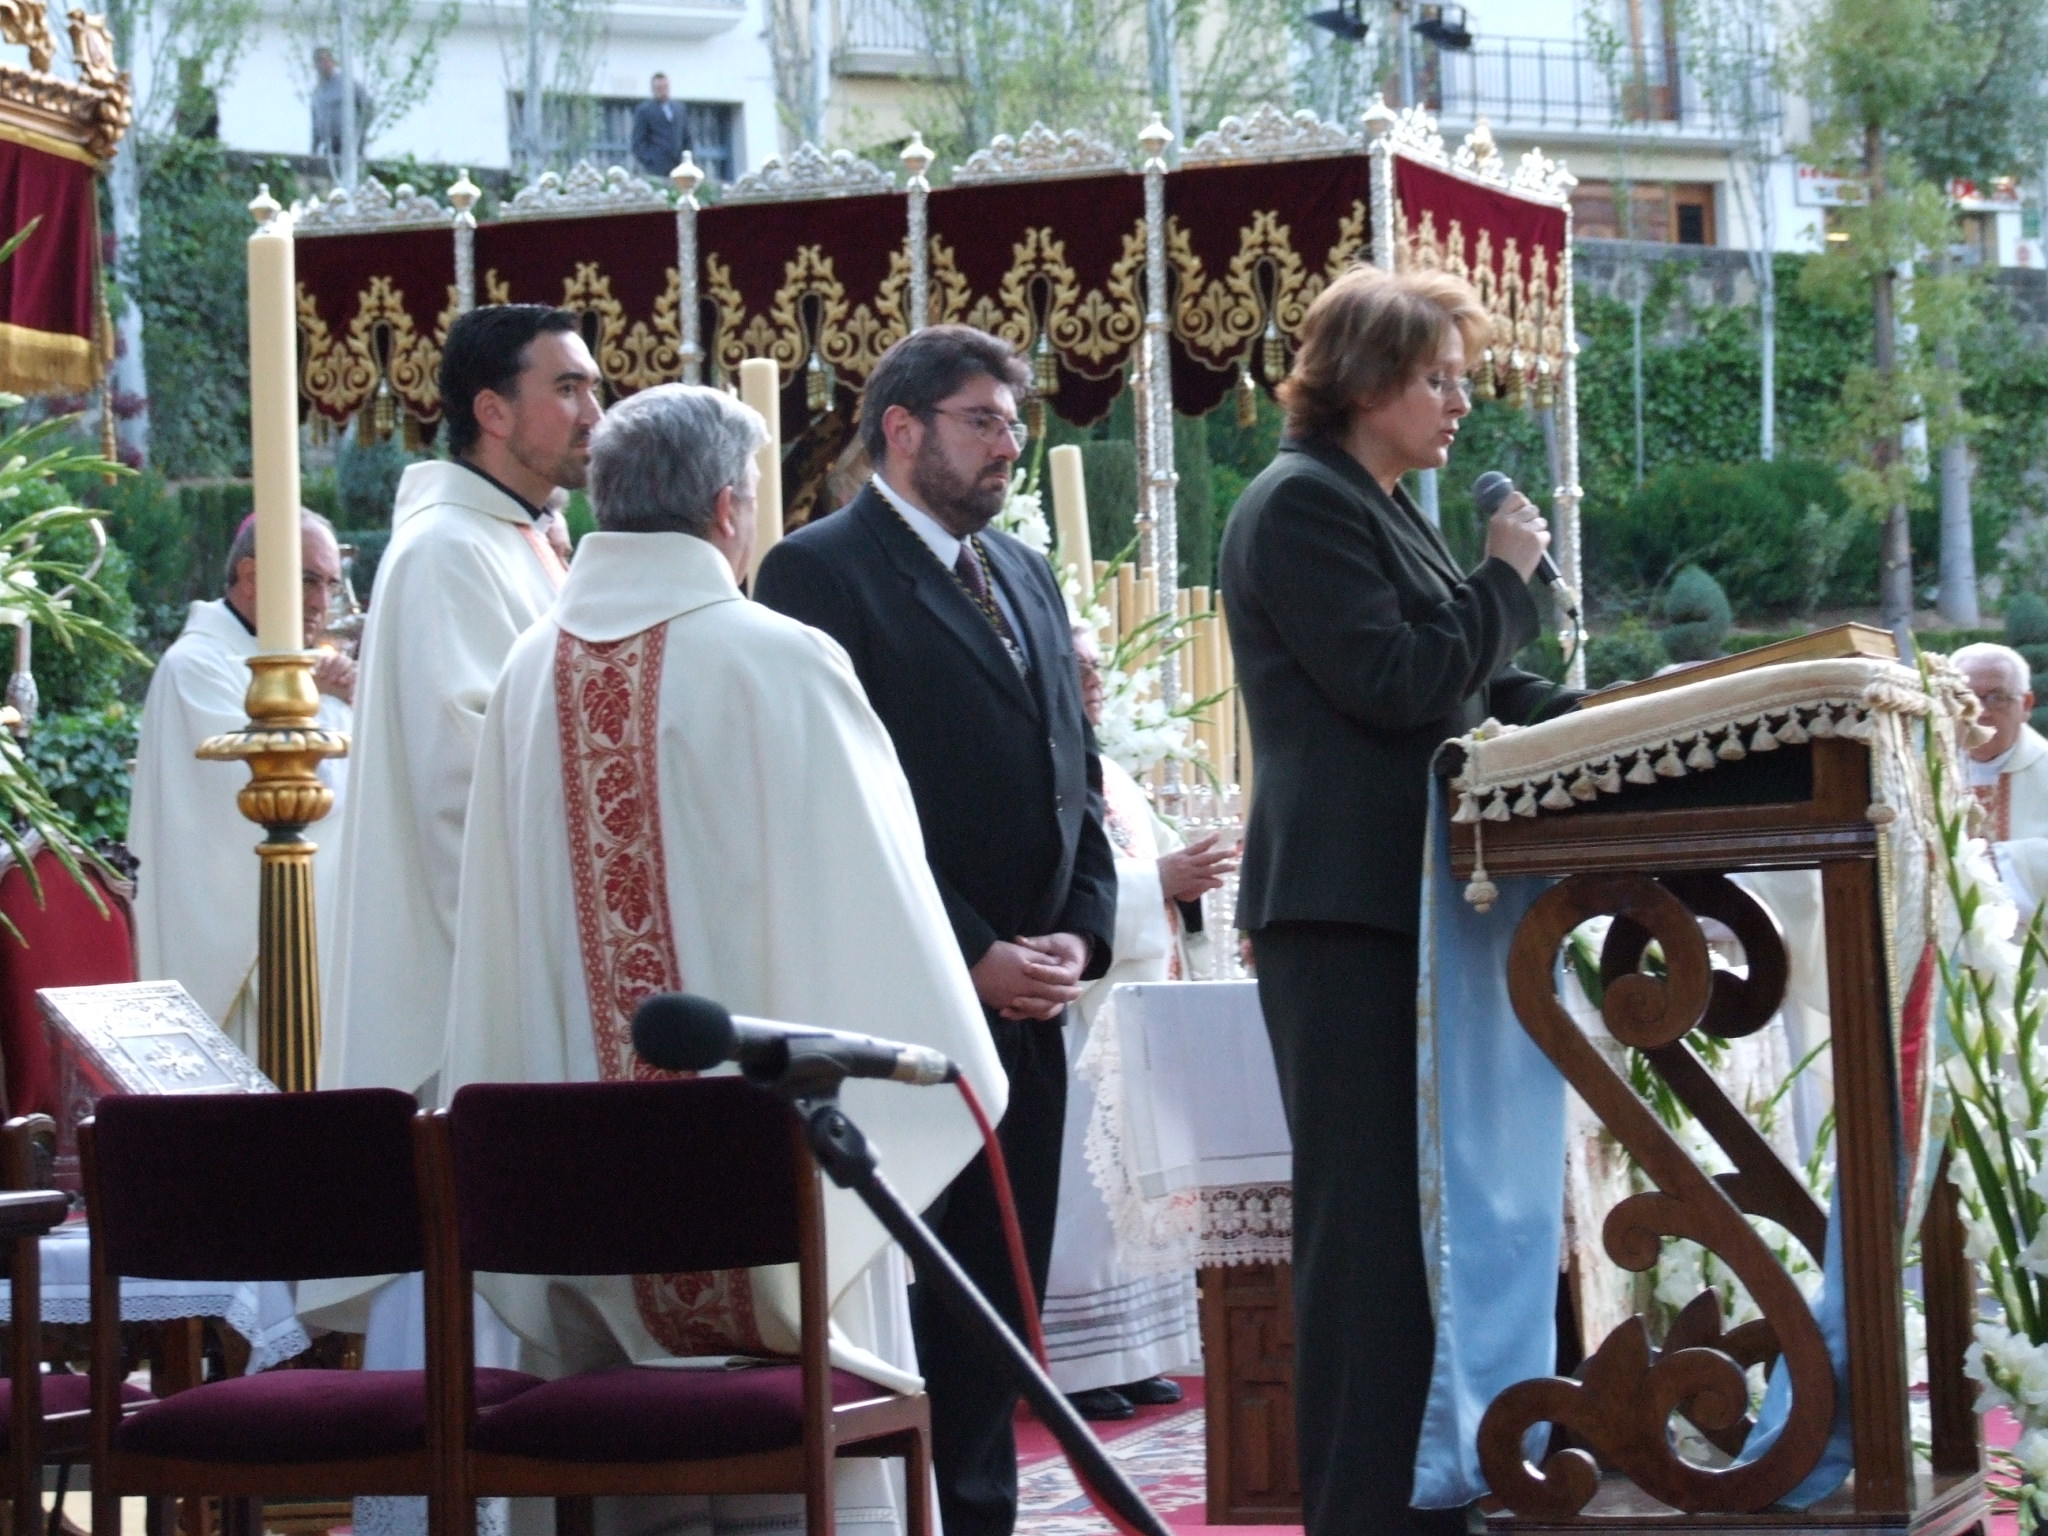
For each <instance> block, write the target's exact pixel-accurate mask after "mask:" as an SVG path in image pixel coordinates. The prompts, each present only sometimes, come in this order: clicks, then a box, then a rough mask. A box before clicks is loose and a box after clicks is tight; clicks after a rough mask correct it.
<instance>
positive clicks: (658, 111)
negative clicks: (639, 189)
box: [633, 75, 690, 185]
mask: <svg viewBox="0 0 2048 1536" xmlns="http://www.w3.org/2000/svg"><path fill="white" fill-rule="evenodd" d="M648 89H649V90H650V91H651V92H652V93H653V94H652V96H651V97H650V98H649V99H648V100H646V101H643V102H641V103H640V105H639V106H637V107H635V108H634V109H633V159H634V160H635V161H636V162H638V164H639V166H640V169H641V170H642V171H644V172H646V174H648V175H649V176H653V177H657V178H663V179H665V178H666V177H667V176H668V173H669V172H670V171H672V170H674V169H675V168H676V166H677V165H678V164H680V163H681V161H682V158H683V152H684V151H685V150H687V149H689V147H690V130H689V128H688V126H687V125H686V124H685V123H684V120H683V104H682V103H681V102H679V101H671V100H669V94H668V76H667V75H656V76H655V77H654V78H653V80H651V81H649V82H648ZM657 185H659V182H657Z"/></svg>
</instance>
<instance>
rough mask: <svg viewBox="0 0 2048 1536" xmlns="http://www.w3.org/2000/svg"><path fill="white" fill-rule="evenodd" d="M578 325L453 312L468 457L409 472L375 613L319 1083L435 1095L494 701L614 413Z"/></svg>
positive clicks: (451, 390)
mask: <svg viewBox="0 0 2048 1536" xmlns="http://www.w3.org/2000/svg"><path fill="white" fill-rule="evenodd" d="M576 324H577V322H576V318H575V316H573V315H571V314H569V313H568V312H567V311H564V310H551V309H547V308H544V307H542V306H540V305H535V304H498V305H488V306H485V307H483V308H480V309H473V310H471V311H470V312H469V313H468V314H466V315H464V316H462V318H461V319H459V320H457V321H456V322H455V324H454V326H453V327H452V328H451V329H450V331H449V335H448V342H447V346H446V347H445V348H444V350H443V354H442V362H441V399H442V409H443V410H444V412H445V413H446V415H447V429H448V436H449V443H448V446H449V449H450V452H451V454H452V457H451V458H449V459H447V460H445V461H438V462H430V463H425V464H414V465H412V466H410V467H409V468H408V469H407V470H406V471H405V475H404V477H403V478H402V479H401V480H400V481H399V484H398V501H397V505H396V506H395V507H394V509H393V511H392V515H391V526H392V531H391V544H390V547H389V548H388V549H387V550H386V551H385V554H384V558H383V560H382V561H381V562H380V563H379V564H378V567H377V584H376V588H375V590H374V592H373V593H372V596H371V601H370V614H369V620H368V622H367V623H366V624H365V626H364V629H363V655H362V664H363V671H362V681H361V684H360V687H359V690H358V694H359V696H358V698H357V700H356V743H355V752H354V754H353V755H354V764H355V766H354V768H353V770H352V774H353V785H352V789H353V792H352V793H351V795H350V797H349V809H348V815H347V817H346V818H345V820H344V823H343V826H342V838H341V848H342V854H341V878H340V889H339V892H338V906H339V913H338V920H337V922H336V924H335V929H334V933H333V941H332V943H331V944H324V945H323V946H322V949H323V951H324V953H325V956H326V959H327V976H326V1010H325V1031H324V1038H323V1040H322V1050H321V1069H320V1086H321V1087H323V1088H368V1087H382V1088H397V1089H401V1090H403V1091H405V1092H408V1093H418V1094H420V1095H421V1098H422V1102H426V1103H432V1102H434V1101H435V1097H436V1096H435V1092H434V1085H433V1083H432V1079H433V1077H434V1074H435V1073H436V1072H437V1071H438V1070H439V1068H440V1065H441V1052H442V1045H443V1040H444V1037H443V1033H442V1031H443V1027H444V1023H445V1020H446V1018H447V1015H448V973H449V968H450V966H451V965H452V964H453V963H454V955H455V902H456V890H457V883H458V879H459V875H460V869H461V861H462V818H463V814H464V809H465V807H466V806H467V805H468V803H469V781H470V774H471V772H472V770H473V769H474V767H475V764H476V744H477V738H478V735H479V733H480V732H481V730H482V728H483V715H484V705H485V704H486V703H487V702H489V700H490V696H491V689H492V688H493V687H494V686H496V684H497V681H498V671H499V669H500V668H501V667H502V666H503V665H504V664H505V657H506V655H507V654H508V653H509V652H510V651H511V649H512V642H513V641H515V640H517V639H518V638H519V637H520V635H521V634H523V633H524V632H525V631H526V629H527V627H528V626H529V625H531V624H532V623H533V622H534V620H536V619H538V618H539V617H540V616H541V615H542V614H543V613H545V612H546V611H547V609H548V607H549V605H550V604H551V603H553V602H554V599H555V593H556V591H557V590H558V589H559V588H560V586H561V584H562V580H563V578H564V576H565V575H566V572H565V571H564V569H563V566H562V562H561V559H560V557H559V555H558V554H557V553H556V552H555V550H554V548H552V547H551V546H550V545H549V543H548V540H547V538H546V535H545V533H544V531H543V526H542V525H543V521H544V519H545V518H546V515H547V514H546V512H545V510H544V508H545V507H546V505H547V503H548V501H549V498H550V497H551V496H552V495H553V494H554V492H555V491H556V490H557V489H558V488H575V487H577V486H580V485H582V483H583V480H584V477H585V475H586V473H587V472H588V465H589V459H590V448H589V443H590V431H591V428H592V427H594V426H595V425H596V424H597V421H598V418H599V416H600V414H601V411H600V408H599V406H598V401H597V389H598V373H597V365H596V363H595V362H593V361H592V360H591V356H590V350H589V348H587V347H586V346H585V345H584V344H583V338H582V336H581V334H580V333H579V332H578V330H577V329H576Z"/></svg>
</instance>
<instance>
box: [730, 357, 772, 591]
mask: <svg viewBox="0 0 2048 1536" xmlns="http://www.w3.org/2000/svg"><path fill="white" fill-rule="evenodd" d="M740 399H742V400H744V401H745V402H746V403H747V404H748V405H751V406H752V407H753V408H754V409H755V410H757V411H759V412H760V413H761V419H762V420H764V421H766V422H767V423H768V441H767V442H766V443H764V444H762V445H761V453H760V462H761V489H760V491H759V492H758V494H757V500H756V507H757V509H758V511H757V517H758V519H759V520H758V521H757V522H756V523H755V525H754V569H755V570H757V571H758V570H759V569H760V568H761V557H762V556H764V555H766V554H767V553H768V551H769V550H770V549H772V548H774V547H775V541H776V540H777V539H779V538H781V537H782V370H781V369H779V368H777V367H776V366H775V359H774V358H772V357H750V358H747V359H746V360H744V361H743V362H742V363H741V364H740Z"/></svg>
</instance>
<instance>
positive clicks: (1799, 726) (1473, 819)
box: [1451, 679, 1963, 912]
mask: <svg viewBox="0 0 2048 1536" xmlns="http://www.w3.org/2000/svg"><path fill="white" fill-rule="evenodd" d="M1938 681H1940V682H1944V683H1945V682H1946V680H1945V679H1938ZM1950 691H1951V690H1950V689H1949V688H1947V687H1946V686H1940V687H1937V689H1936V693H1937V694H1941V695H1946V694H1947V693H1948V692H1950ZM1935 704H1936V701H1935V699H1934V698H1931V697H1930V696H1929V695H1928V694H1926V693H1923V692H1921V691H1920V690H1918V689H1908V688H1906V687H1904V686H1902V685H1898V684H1893V683H1890V682H1886V681H1880V682H1876V683H1873V684H1872V685H1871V686H1870V688H1869V689H1868V690H1867V691H1866V693H1865V695H1864V698H1863V699H1862V700H1861V701H1860V702H1859V703H1853V704H1851V703H1837V704H1812V705H1800V706H1798V707H1796V708H1793V709H1789V710H1772V711H1766V712H1764V713H1763V714H1759V715H1755V716H1751V717H1749V718H1746V719H1741V720H1733V721H1729V722H1727V723H1725V724H1721V725H1713V726H1709V727H1707V728H1706V729H1704V730H1698V731H1692V732H1687V733H1684V734H1681V735H1677V736H1674V737H1672V738H1670V739H1669V740H1666V741H1661V742H1652V743H1649V744H1646V745H1642V746H1636V747H1630V748H1626V749H1624V750H1623V751H1621V752H1619V753H1615V754H1612V755H1609V756H1606V757H1602V758H1597V759H1594V760H1592V761H1589V762H1585V763H1581V764H1577V765H1575V766H1573V767H1570V768H1567V769H1562V770H1559V771H1557V772H1554V773H1551V774H1548V775H1546V776H1544V777H1540V778H1534V779H1524V780H1520V781H1517V782H1511V783H1506V784H1497V785H1494V786H1492V787H1490V788H1486V789H1481V790H1474V789H1473V788H1472V786H1471V784H1470V781H1469V780H1468V779H1466V778H1458V779H1454V780H1452V781H1451V787H1452V789H1454V790H1456V791H1457V794H1458V804H1457V809H1456V810H1455V811H1454V812H1453V813H1452V815H1451V820H1452V821H1454V822H1456V823H1458V824H1459V825H1460V826H1469V827H1472V828H1473V841H1474V851H1475V859H1474V863H1473V867H1472V879H1471V881H1470V882H1469V883H1468V884H1467V885H1466V887H1465V899H1466V900H1467V901H1469V902H1471V903H1472V905H1473V906H1474V907H1476V908H1478V909H1479V910H1480V911H1481V912H1485V911H1488V910H1490V909H1491V908H1492V906H1493V904H1494V902H1495V900H1496V899H1498V897H1499V895H1500V891H1499V888H1498V887H1497V886H1496V885H1495V884H1494V883H1493V881H1492V880H1491V879H1490V878H1488V876H1487V873H1486V856H1485V851H1484V847H1483V842H1484V832H1483V823H1485V822H1489V821H1507V820H1509V819H1511V818H1513V817H1517V816H1534V815H1536V814H1537V812H1538V811H1539V809H1540V810H1546V811H1567V810H1570V809H1571V808H1572V807H1573V806H1575V805H1580V804H1583V803H1585V802H1588V801H1592V800H1597V799H1598V798H1599V797H1600V796H1601V795H1618V794H1620V793H1621V792H1622V785H1623V784H1624V783H1628V784H1654V783H1656V782H1657V780H1658V779H1660V778H1662V779H1681V778H1684V777H1685V776H1686V775H1687V774H1688V773H1705V772H1708V771H1710V770H1712V769H1714V768H1717V767H1719V766H1720V765H1721V764H1722V763H1724V762H1729V763H1732V762H1738V761H1740V760H1741V759H1743V758H1745V757H1747V756H1749V754H1750V753H1752V752H1775V751H1777V750H1778V748H1779V747H1796V746H1804V745H1805V744H1806V743H1807V742H1809V741H1815V740H1822V741H1825V740H1827V739H1829V738H1834V737H1839V738H1841V739H1843V740H1846V741H1862V742H1867V741H1869V740H1870V739H1871V737H1872V735H1873V734H1874V732H1875V724H1874V722H1873V720H1872V712H1873V711H1876V710H1885V711H1890V712H1893V713H1898V714H1908V715H1924V714H1927V713H1928V712H1929V711H1930V710H1931V709H1932V708H1934V707H1935ZM1956 713H1958V714H1962V713H1963V708H1962V706H1961V705H1960V704H1958V705H1957V707H1956ZM1624 763H1626V765H1627V766H1626V767H1625V768H1624V766H1623V765H1624ZM1869 814H1870V819H1871V820H1872V821H1873V822H1875V823H1877V824H1878V825H1880V826H1882V825H1885V824H1887V823H1889V822H1890V821H1892V820H1893V819H1894V818H1895V817H1896V815H1897V812H1896V811H1895V810H1894V809H1893V808H1892V807H1891V806H1889V805H1885V804H1883V803H1882V802H1877V803H1873V804H1872V805H1871V807H1870V809H1869Z"/></svg>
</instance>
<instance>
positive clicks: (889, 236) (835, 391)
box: [669, 192, 910, 443]
mask: <svg viewBox="0 0 2048 1536" xmlns="http://www.w3.org/2000/svg"><path fill="white" fill-rule="evenodd" d="M903 236H904V200H903V198H902V197H901V196H900V195H898V194H895V193H889V192H876V193H865V194H862V195H860V196H857V197H831V198H813V199H808V200H805V201H799V202H784V203H739V204H734V205H731V206H727V207H713V208H707V209H705V210H704V211H703V212H702V213H701V214H699V215H698V216H697V260H698V263H699V265H700V267H701V269H702V275H701V276H700V277H699V279H698V295H699V298H700V300H701V302H702V305H703V311H704V314H703V320H702V322H701V325H700V331H699V334H701V335H702V336H703V338H704V340H703V342H702V343H701V345H702V346H703V348H704V351H705V354H706V368H705V377H706V378H724V379H730V378H736V377H737V376H738V374H739V367H740V364H741V363H742V362H743V361H745V360H746V359H747V358H750V357H772V358H774V359H775V362H776V365H777V366H778V367H779V368H780V369H781V370H782V440H783V442H785V443H793V442H795V441H796V439H797V438H798V437H800V436H801V435H802V434H803V431H804V429H805V427H806V426H807V425H809V423H810V420H811V410H810V407H809V406H808V404H807V403H806V400H807V385H808V382H809V380H808V379H807V374H811V375H816V374H822V376H823V378H824V379H825V380H828V381H829V385H830V387H829V390H828V391H827V395H828V397H829V398H831V399H834V400H837V401H838V403H839V404H841V405H842V406H851V404H852V396H853V395H854V394H855V393H857V392H858V390H859V389H860V388H861V386H863V385H864V384H866V383H867V377H868V374H869V373H871V372H872V371H873V370H874V366H875V364H876V363H877V362H878V361H880V359H881V356H882V354H883V353H884V352H886V351H888V350H889V348H890V347H891V346H893V345H894V344H895V343H896V342H898V341H899V340H901V339H902V337H903V334H904V315H905V313H906V311H907V310H908V308H909V297H910V258H909V256H908V255H907V254H905V252H904V239H903ZM669 262H670V264H671V266H673V264H674V262H675V225H674V221H673V220H670V224H669Z"/></svg>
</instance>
